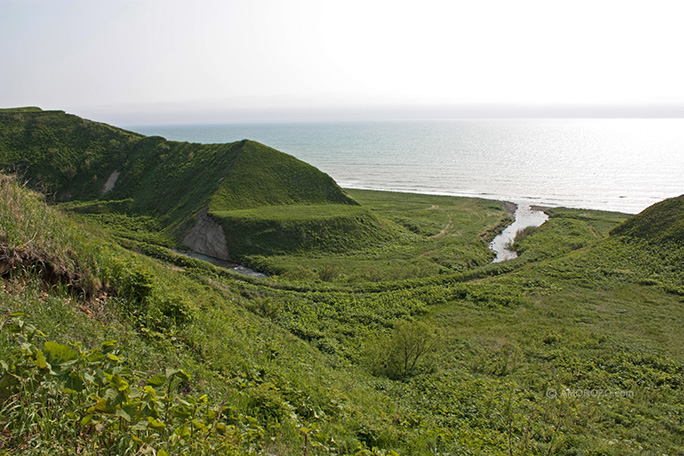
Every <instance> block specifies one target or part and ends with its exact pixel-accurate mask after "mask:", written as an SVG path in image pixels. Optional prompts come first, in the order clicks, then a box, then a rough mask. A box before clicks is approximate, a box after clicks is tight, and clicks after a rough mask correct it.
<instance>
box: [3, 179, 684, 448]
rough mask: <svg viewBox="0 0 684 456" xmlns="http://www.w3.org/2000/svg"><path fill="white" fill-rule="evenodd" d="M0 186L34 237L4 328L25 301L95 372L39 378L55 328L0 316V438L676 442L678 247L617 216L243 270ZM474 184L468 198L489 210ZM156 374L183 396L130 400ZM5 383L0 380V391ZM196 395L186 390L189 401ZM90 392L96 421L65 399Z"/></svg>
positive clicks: (46, 444)
mask: <svg viewBox="0 0 684 456" xmlns="http://www.w3.org/2000/svg"><path fill="white" fill-rule="evenodd" d="M0 191H1V192H2V195H1V196H2V197H1V198H0V243H3V244H2V245H3V252H29V253H31V252H32V253H31V254H30V255H19V257H20V258H38V259H40V261H32V262H22V261H17V260H15V262H14V263H13V266H14V268H13V269H10V270H6V271H5V272H4V273H3V274H2V275H3V277H2V278H1V279H0V284H1V287H0V312H2V315H3V322H2V324H1V326H3V328H4V329H9V330H11V331H15V330H16V328H17V324H16V323H15V322H13V319H12V318H6V315H7V313H8V312H11V311H24V312H27V313H29V314H30V321H31V322H33V323H35V324H37V325H38V327H39V328H40V329H43V330H44V331H45V332H46V333H47V340H48V341H55V342H58V343H65V342H67V341H68V340H69V339H75V340H78V341H80V342H81V343H82V344H83V347H85V348H86V349H89V348H90V347H93V352H92V356H93V358H92V363H93V364H92V366H93V367H95V368H97V369H99V368H100V367H102V370H103V374H102V375H104V374H105V373H106V374H110V375H111V383H109V381H110V380H107V384H106V385H105V386H104V387H103V388H102V391H92V390H88V394H80V395H79V394H77V393H78V392H76V393H73V392H69V391H68V390H69V389H73V388H67V389H65V388H64V387H65V386H67V385H70V386H71V387H73V386H74V378H81V377H79V375H81V374H83V379H84V380H85V381H86V383H87V384H88V385H91V383H92V382H91V380H88V379H89V378H91V377H92V378H93V381H94V382H95V383H97V380H96V379H97V378H99V377H98V375H100V374H97V373H96V372H95V373H92V372H91V371H89V370H88V369H89V368H88V366H87V365H85V364H84V363H81V362H78V363H76V364H72V365H71V366H72V368H73V369H74V371H73V372H74V374H73V376H71V374H69V375H68V378H69V379H71V380H69V381H70V382H71V383H59V382H61V381H62V380H60V379H64V376H63V372H65V369H66V367H68V366H64V365H65V364H67V363H69V362H71V361H64V360H62V361H59V360H55V358H54V356H53V354H54V353H55V347H56V346H55V345H54V344H47V343H45V339H43V338H42V337H40V336H39V335H34V339H33V340H32V342H26V344H25V345H21V346H19V348H21V350H15V349H14V348H12V347H14V346H16V343H17V342H18V341H17V340H16V337H20V336H21V334H25V333H26V331H28V330H30V327H27V326H26V325H24V328H25V330H24V332H23V333H22V332H21V331H20V332H19V335H16V334H15V335H14V336H12V335H7V334H6V332H5V331H0V334H1V335H0V360H3V361H6V360H11V362H9V363H6V364H0V376H3V375H4V374H5V371H6V370H8V368H10V366H11V365H14V366H22V370H21V372H20V373H21V378H23V379H33V380H36V381H39V383H38V384H39V385H40V387H38V388H36V387H35V384H33V383H31V382H28V381H27V382H26V383H25V384H26V385H30V388H28V386H27V388H26V389H23V388H21V387H20V386H18V385H17V384H16V383H12V382H10V383H9V385H10V386H11V388H13V389H11V395H10V396H9V402H4V399H3V406H4V409H3V411H2V413H0V421H1V422H2V423H1V424H2V429H3V432H2V433H0V452H2V450H7V451H8V452H9V453H10V454H13V453H18V452H21V453H22V454H41V451H42V452H43V454H45V453H48V454H49V453H52V454H59V453H65V452H66V451H67V450H66V448H71V449H74V451H78V452H80V454H102V453H103V452H104V453H105V454H106V453H107V452H109V454H124V453H125V450H126V449H127V448H128V451H129V452H130V453H133V454H134V453H135V452H138V451H139V452H144V451H151V450H152V449H154V450H159V449H160V448H164V449H165V450H167V451H168V452H169V453H170V454H249V453H250V451H251V452H252V453H256V454H283V455H287V454H291V455H296V454H302V453H303V452H304V451H303V450H302V447H306V450H305V451H306V453H307V454H310V455H324V454H355V455H364V454H392V453H391V451H397V452H399V453H400V454H406V455H432V454H493V455H510V454H530V455H548V454H593V455H599V454H601V455H616V456H617V455H625V456H626V455H632V454H678V452H681V451H682V448H683V447H684V416H682V414H681V410H683V409H684V387H683V385H684V355H683V354H682V352H681V346H682V345H683V344H684V332H683V330H682V327H681V324H680V323H679V322H680V321H681V318H682V315H683V312H684V311H683V308H682V296H684V276H683V275H682V274H683V273H682V269H681V258H682V257H683V256H684V252H683V251H682V250H683V249H684V247H681V246H676V245H674V244H670V247H671V248H670V247H668V249H663V248H660V247H659V246H657V245H656V244H655V243H653V242H651V241H650V240H649V241H646V240H643V239H638V238H631V237H627V236H617V235H615V236H610V237H608V238H604V239H596V240H595V241H593V242H590V241H589V240H588V239H589V238H587V243H585V244H584V245H583V246H581V248H579V249H575V250H572V251H569V252H567V253H562V254H561V253H559V254H558V255H556V256H555V257H554V258H551V259H543V258H538V257H536V258H535V259H534V261H526V260H525V259H524V255H525V254H523V255H522V256H521V258H520V259H519V260H515V261H514V262H511V263H508V264H497V265H489V266H486V267H483V268H481V269H476V270H474V271H466V272H463V273H459V274H448V275H442V276H437V277H430V278H426V279H412V280H407V281H394V282H387V283H379V284H367V283H365V284H364V283H355V284H353V285H344V284H341V283H338V284H322V283H312V282H302V281H300V282H297V283H288V282H284V281H282V280H281V281H274V280H270V279H266V280H264V281H257V280H251V279H241V278H238V277H236V276H234V275H232V274H230V273H228V272H224V271H221V270H219V269H216V268H214V267H212V266H209V265H206V264H203V263H202V262H196V261H192V260H188V259H185V258H182V257H179V256H174V255H173V254H171V253H170V252H168V253H167V254H166V255H165V256H163V258H165V260H163V261H162V260H158V261H157V260H152V259H150V258H146V257H144V256H141V255H139V254H136V253H134V252H131V251H127V250H125V249H123V248H121V247H120V246H119V245H117V244H116V243H113V242H111V240H110V239H108V238H107V237H106V236H104V235H102V233H99V234H98V232H97V230H96V229H95V231H93V230H92V229H89V228H87V227H84V226H80V225H78V224H75V223H74V222H73V221H72V220H70V217H68V216H64V215H61V214H59V213H56V212H55V211H54V210H53V209H51V208H49V207H46V206H45V205H44V204H43V203H42V201H41V198H40V197H39V196H37V195H35V194H33V193H31V192H28V191H26V190H25V189H21V188H19V187H18V186H17V185H16V184H15V183H13V182H11V181H2V185H1V186H0ZM367 197H368V198H370V197H371V195H368V196H367ZM375 198H377V201H376V207H379V206H382V204H381V203H380V200H381V198H380V196H379V195H376V196H375ZM421 198H423V196H421V195H416V198H415V200H413V202H414V203H415V204H416V209H417V210H419V208H421V207H424V204H423V203H424V202H425V201H424V200H421ZM447 202H448V203H450V204H454V201H452V200H448V199H445V200H442V204H444V205H446V204H445V203H447ZM466 203H467V202H463V204H466ZM392 204H396V201H395V202H394V203H393V202H392V200H391V199H389V200H387V203H386V205H388V206H391V205H392ZM472 204H475V203H472V202H471V203H467V205H466V207H470V208H471V210H472V212H474V213H475V214H480V215H483V216H484V214H485V213H486V212H487V211H488V210H492V209H491V208H490V209H487V208H486V206H484V207H483V208H481V209H479V210H476V208H477V207H478V206H477V204H475V205H472ZM478 204H484V203H483V202H480V203H478ZM349 207H350V208H353V207H354V206H349ZM386 209H387V206H386ZM434 210H435V209H432V211H434ZM451 210H452V211H453V210H454V209H451ZM420 211H422V209H420ZM390 213H393V212H391V211H390ZM394 213H395V214H397V213H396V212H394ZM419 213H420V214H422V215H421V217H418V219H419V220H420V227H422V228H423V229H426V230H428V229H430V228H429V227H430V226H432V228H431V229H432V230H433V231H434V230H436V229H437V228H439V226H440V223H439V222H436V220H440V219H441V220H444V219H445V216H446V220H448V218H449V217H450V215H449V212H447V213H445V214H436V218H435V219H431V218H430V215H429V214H431V213H432V212H426V213H422V212H419ZM456 214H457V213H456ZM578 215H581V214H578ZM612 218H613V216H612V215H610V214H608V215H605V217H604V218H601V217H600V214H593V215H592V217H591V218H587V217H584V218H582V217H577V218H575V219H574V220H576V224H574V225H573V226H574V229H575V230H577V232H579V233H591V232H592V227H593V228H596V229H597V230H598V232H599V233H605V231H606V230H607V229H608V227H609V226H610V224H612V223H614V222H613V221H611V220H612ZM604 222H605V223H604ZM457 226H461V225H457ZM462 226H463V228H464V229H466V228H468V224H464V225H462ZM475 226H476V225H472V226H471V228H474V227H475ZM549 227H550V229H552V231H553V230H555V231H553V232H547V233H543V232H541V231H537V232H534V233H531V234H530V235H529V236H528V240H529V241H530V242H533V241H534V239H535V237H536V236H538V235H539V236H543V238H544V239H546V240H548V241H544V242H557V243H559V244H560V247H559V249H560V250H563V249H565V248H567V243H563V241H562V240H563V236H564V232H565V231H564V230H565V229H566V226H565V225H564V224H556V225H549ZM597 227H598V228H597ZM454 229H456V227H454ZM439 232H441V230H440V231H438V233H439ZM535 242H536V241H535ZM530 245H534V244H530ZM551 251H556V250H555V249H551ZM379 254H380V253H379ZM5 256H6V257H12V258H16V256H12V255H5ZM159 257H160V258H162V255H159ZM3 258H4V257H3ZM6 263H7V262H6ZM45 263H52V264H57V265H63V266H64V269H65V270H68V271H71V276H70V277H88V278H90V279H89V281H88V282H89V283H92V284H93V291H92V292H91V295H92V298H90V299H89V298H87V293H86V292H84V290H83V289H81V288H78V287H77V286H75V285H69V283H73V284H75V283H76V282H73V281H72V282H68V281H67V282H62V283H63V285H61V286H60V285H57V286H54V285H53V283H52V282H50V281H49V280H46V278H47V277H46V276H45V275H44V274H43V273H42V271H43V270H44V269H43V267H42V265H44V264H45ZM473 278H475V279H476V280H472V279H473ZM67 279H68V277H67V278H66V279H65V280H67ZM58 283H60V282H59V280H58ZM81 283H84V282H83V281H82V282H81ZM97 284H100V285H97ZM21 318H26V317H21ZM103 338H106V339H111V338H117V339H119V340H120V345H121V350H120V351H118V352H109V353H110V354H113V355H114V358H108V357H107V359H109V361H106V360H103V359H102V358H101V357H98V353H104V350H109V348H108V347H111V345H107V344H105V345H100V342H101V341H102V339H103ZM397 347H399V349H397ZM402 347H423V348H421V349H425V350H426V352H425V356H423V357H421V358H419V359H418V360H417V362H416V363H415V364H414V365H413V366H412V367H411V363H410V361H411V360H410V359H409V363H403V362H402V359H401V356H400V354H401V352H402V350H401V348H402ZM37 350H41V353H42V354H43V355H45V354H46V353H47V354H48V355H46V356H45V358H49V360H48V359H46V362H47V361H49V362H53V361H55V364H56V365H57V366H58V369H57V371H56V372H54V374H53V373H50V372H48V371H46V370H45V369H46V368H41V367H40V366H43V362H42V359H43V358H41V357H40V356H39V355H38V352H37ZM72 350H76V347H75V346H72ZM27 352H30V353H29V354H27ZM64 352H65V353H67V354H68V353H69V352H68V351H67V350H64ZM51 356H52V357H51ZM10 357H12V358H10ZM117 359H118V360H120V361H117ZM103 363H104V365H103ZM403 366H408V367H409V368H408V369H404V368H403ZM167 367H172V368H174V369H175V368H183V369H184V372H187V373H188V374H190V377H191V378H190V379H189V381H188V380H184V377H183V376H182V374H181V373H178V372H176V371H175V370H169V371H168V372H167V371H166V368H167ZM127 368H131V370H128V369H127ZM82 369H85V371H83V370H82ZM97 369H94V370H95V371H97ZM113 369H119V370H118V375H119V377H116V376H115V374H114V371H113ZM53 371H54V369H53ZM13 372H14V373H15V374H16V372H15V371H13ZM66 372H67V373H69V371H68V370H66ZM60 373H62V374H60ZM85 373H87V374H88V375H90V376H91V377H88V376H86V375H85ZM60 375H62V376H61V377H60ZM174 376H176V377H174ZM178 376H180V377H178ZM3 378H5V379H6V378H7V377H6V376H5V377H3ZM104 378H105V379H108V377H107V375H104ZM169 378H172V379H173V378H178V379H179V380H182V381H181V382H178V383H175V385H176V386H182V388H179V389H178V390H177V391H178V392H177V394H178V398H179V399H180V400H182V401H185V402H186V404H183V403H182V402H177V401H176V400H174V399H171V400H170V402H169V405H168V410H171V411H172V412H171V413H169V412H167V413H163V412H162V413H158V414H157V416H156V418H154V420H157V421H154V420H149V419H145V420H140V421H138V420H137V418H138V417H139V414H140V413H142V412H141V411H140V410H139V409H137V408H135V407H134V406H135V404H137V402H135V401H137V400H138V399H136V398H135V397H131V396H134V395H136V394H138V393H139V392H140V391H139V389H141V388H142V385H144V386H148V387H150V388H152V390H153V391H154V393H155V394H157V395H158V397H164V398H166V397H167V392H166V391H167V388H168V391H174V394H176V393H175V391H176V390H174V388H175V387H173V386H172V383H168V379H169ZM33 380H31V381H33ZM122 381H123V382H125V383H123V382H122ZM88 382H90V383H88ZM183 382H185V383H183ZM95 383H93V384H95ZM7 385H8V383H7V382H5V381H0V393H2V394H4V393H5V392H6V388H7V387H8V386H7ZM88 387H89V388H90V387H91V386H88ZM114 387H115V388H116V391H110V392H109V393H107V390H108V389H111V388H114ZM16 388H18V390H17V389H16ZM119 388H121V389H119ZM74 391H75V390H74ZM91 393H92V394H95V395H96V396H93V397H97V398H100V397H102V398H103V399H104V397H105V395H106V394H109V395H110V396H111V397H123V396H125V398H126V401H127V402H126V408H124V407H120V408H121V409H122V410H121V411H119V412H117V411H116V410H117V409H116V407H117V404H116V403H115V402H111V401H110V402H109V403H108V402H107V401H106V400H105V401H104V402H102V403H101V404H100V408H99V409H98V408H97V407H95V409H91V407H94V406H96V405H97V403H98V402H95V400H94V399H93V397H91V396H90V394H91ZM2 394H0V395H2ZM147 394H150V390H149V389H148V390H147ZM203 394H207V396H206V397H205V398H204V399H201V398H202V397H203ZM200 399H201V400H202V401H204V400H206V401H207V402H206V404H205V403H202V405H201V407H195V405H194V404H197V403H198V402H197V401H198V400H200ZM128 402H132V403H131V404H129V403H128ZM17 404H21V405H22V406H21V407H17V406H16V405H17ZM118 405H121V404H118ZM107 407H112V408H111V409H109V408H107ZM153 407H156V406H153ZM183 407H185V408H183ZM89 410H90V412H89ZM146 410H147V409H146ZM160 410H163V407H162V408H161V409H160ZM46 411H49V413H46ZM124 412H125V413H124ZM115 413H116V414H115ZM89 414H92V415H93V418H91V419H95V420H96V422H97V425H98V426H95V425H93V424H88V423H89V422H88V421H86V422H84V421H83V419H84V418H86V416H88V415H89ZM188 416H191V417H192V420H198V421H192V420H187V417H188ZM127 417H136V419H135V420H132V421H128V418H127ZM141 421H142V422H141ZM82 423H84V424H82ZM160 423H161V424H160ZM162 424H163V425H164V426H162ZM218 424H221V426H219V425H218ZM201 426H204V427H201ZM133 436H135V437H136V438H138V439H141V440H144V441H138V440H135V439H133ZM145 442H147V443H145ZM217 445H223V446H222V447H221V448H220V449H218V450H217V449H216V446H217ZM372 447H377V448H379V450H377V451H373V450H371V448H372Z"/></svg>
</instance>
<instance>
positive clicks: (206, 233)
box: [183, 208, 231, 260]
mask: <svg viewBox="0 0 684 456" xmlns="http://www.w3.org/2000/svg"><path fill="white" fill-rule="evenodd" d="M183 244H185V245H186V246H187V247H188V248H190V249H191V250H193V251H195V252H197V253H201V254H202V255H208V256H211V257H214V258H219V259H221V260H230V259H231V258H230V253H229V252H228V244H227V243H226V236H225V234H224V232H223V228H222V227H221V225H219V224H218V223H217V222H216V221H214V220H213V219H212V218H211V217H210V216H209V214H208V208H204V209H202V210H201V211H200V212H198V213H197V221H196V222H195V225H194V226H193V227H192V228H191V229H190V231H189V232H188V234H187V235H185V237H184V238H183Z"/></svg>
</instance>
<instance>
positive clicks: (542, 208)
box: [338, 183, 667, 215]
mask: <svg viewBox="0 0 684 456" xmlns="http://www.w3.org/2000/svg"><path fill="white" fill-rule="evenodd" d="M338 185H339V186H340V188H342V190H367V191H371V192H388V193H405V194H407V195H431V196H453V197H455V198H472V199H481V200H488V201H498V202H501V203H504V204H506V203H510V204H516V205H518V204H520V203H524V204H527V205H529V207H530V208H531V209H532V210H538V211H540V212H544V213H546V211H547V210H549V209H556V208H567V209H580V210H587V211H598V212H612V213H616V214H626V215H636V214H638V213H639V212H641V211H642V210H644V209H646V208H644V209H640V210H637V211H636V212H627V211H625V210H616V209H610V208H596V207H587V206H582V205H579V204H578V205H573V204H563V203H557V204H556V203H534V202H533V201H534V200H540V199H542V198H541V197H527V198H524V197H522V198H511V197H506V196H501V197H497V196H494V195H492V196H491V197H490V196H488V195H481V194H466V193H453V192H451V193H450V192H441V191H417V190H414V191H410V190H394V189H382V188H371V187H364V186H359V187H357V186H349V185H340V184H339V183H338ZM664 199H667V198H664ZM514 201H518V202H517V203H516V202H514ZM660 201H662V200H660ZM654 204H657V202H656V203H654ZM646 207H650V206H646ZM507 212H508V210H507Z"/></svg>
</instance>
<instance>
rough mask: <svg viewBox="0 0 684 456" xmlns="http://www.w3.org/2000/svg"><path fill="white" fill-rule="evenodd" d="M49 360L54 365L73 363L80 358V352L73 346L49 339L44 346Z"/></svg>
mask: <svg viewBox="0 0 684 456" xmlns="http://www.w3.org/2000/svg"><path fill="white" fill-rule="evenodd" d="M43 351H44V352H45V356H46V357H47V360H48V362H49V363H50V365H52V366H53V367H55V366H64V365H70V364H73V362H75V361H77V360H78V352H76V351H74V350H72V349H71V347H69V346H67V345H63V344H58V343H57V342H51V341H47V342H45V346H44V347H43Z"/></svg>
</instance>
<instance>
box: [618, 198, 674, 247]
mask: <svg viewBox="0 0 684 456" xmlns="http://www.w3.org/2000/svg"><path fill="white" fill-rule="evenodd" d="M611 234H614V235H618V236H631V237H636V238H641V239H646V240H648V241H651V242H657V243H663V242H677V243H682V242H684V195H682V196H679V197H677V198H669V199H666V200H665V201H661V202H660V203H657V204H654V205H653V206H650V207H648V208H646V209H645V210H644V211H642V212H641V213H640V214H637V215H636V216H634V217H631V218H630V219H629V220H627V221H625V223H623V224H622V225H620V226H618V227H616V228H615V229H614V230H613V231H612V232H611Z"/></svg>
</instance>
